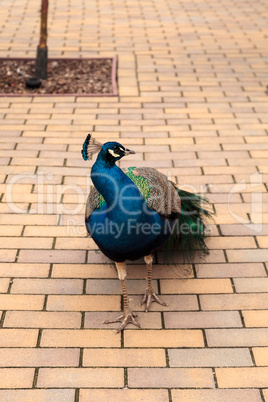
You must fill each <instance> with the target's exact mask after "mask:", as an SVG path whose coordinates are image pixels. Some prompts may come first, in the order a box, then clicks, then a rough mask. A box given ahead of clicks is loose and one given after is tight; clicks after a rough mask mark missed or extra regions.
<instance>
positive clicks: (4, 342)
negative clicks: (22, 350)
mask: <svg viewBox="0 0 268 402" xmlns="http://www.w3.org/2000/svg"><path fill="white" fill-rule="evenodd" d="M37 337H38V330H37V329H35V330H34V329H6V328H1V331H0V347H4V348H8V347H11V348H13V347H34V346H35V345H36V342H37Z"/></svg>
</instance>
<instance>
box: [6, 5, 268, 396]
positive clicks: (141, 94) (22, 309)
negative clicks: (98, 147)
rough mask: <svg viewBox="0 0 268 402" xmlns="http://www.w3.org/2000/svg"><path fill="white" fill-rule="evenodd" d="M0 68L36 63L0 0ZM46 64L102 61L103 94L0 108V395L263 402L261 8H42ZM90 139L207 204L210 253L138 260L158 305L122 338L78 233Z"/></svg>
mask: <svg viewBox="0 0 268 402" xmlns="http://www.w3.org/2000/svg"><path fill="white" fill-rule="evenodd" d="M0 7H1V22H0V57H35V52H36V46H37V41H38V35H39V14H38V9H39V7H40V4H39V2H36V1H34V0H17V1H4V0H2V1H1V0H0ZM48 28H49V35H48V46H49V55H50V57H91V56H92V57H96V56H99V57H113V56H115V55H117V57H118V91H119V95H118V97H113V98H108V97H107V98H105V97H94V98H93V97H92V98H90V97H76V96H69V97H61V96H56V97H46V98H40V97H37V96H36V97H19V98H17V97H0V119H1V128H0V142H1V146H0V197H1V198H0V201H1V203H0V213H1V216H0V237H1V241H0V400H1V401H4V402H6V401H20V402H21V401H25V402H26V401H27V402H28V401H38V402H39V401H41V402H42V401H67V402H78V401H80V402H81V401H82V402H85V401H89V400H98V401H106V400H110V401H117V402H118V401H126V400H127V401H157V402H169V401H174V402H176V401H180V402H184V401H203V400H205V401H207V402H210V401H217V402H222V401H250V402H251V401H252V402H261V401H263V402H264V401H268V380H267V378H268V284H267V282H268V279H267V274H268V266H267V261H268V249H267V248H268V208H267V205H268V203H267V200H268V197H267V190H268V188H267V178H268V163H267V161H268V131H267V129H268V118H267V111H268V103H267V92H266V86H267V78H268V74H267V39H266V36H267V5H266V4H265V2H263V1H261V0H257V1H255V2H247V1H246V0H236V1H230V0H223V1H221V2H215V1H213V0H206V1H204V0H193V1H191V2H188V1H186V0H179V1H178V0H165V1H164V0H157V1H156V0H147V1H140V0H135V1H133V0H118V1H112V0H106V1H97V0H96V1H90V2H84V1H82V0H77V1H76V2H75V3H74V2H69V3H68V4H66V2H64V1H63V0H54V1H53V2H50V6H49V24H48ZM88 132H93V133H94V136H95V138H96V139H98V140H99V141H107V140H113V139H115V140H118V141H120V142H122V144H124V145H127V146H128V147H129V148H132V149H135V151H136V154H135V155H132V156H129V157H128V159H126V160H123V161H122V162H121V166H122V167H126V166H133V165H136V166H150V167H156V168H158V169H159V170H160V171H161V172H163V173H165V174H168V175H169V176H170V177H171V178H172V179H173V180H174V181H176V182H177V183H178V184H180V185H181V186H183V187H184V188H186V189H190V190H194V191H198V192H201V193H204V194H206V195H207V196H208V197H209V199H210V200H211V201H212V202H213V209H214V211H215V212H216V213H217V215H216V218H215V222H213V223H212V224H211V228H210V239H209V241H208V246H209V248H210V250H211V252H210V255H209V256H208V257H207V258H206V259H205V260H203V261H202V260H199V259H198V258H197V259H196V260H195V261H194V264H193V266H191V267H189V268H190V269H189V272H190V275H189V277H188V279H184V278H183V279H182V272H183V270H182V264H181V263H180V262H179V261H178V263H177V264H175V265H173V266H169V267H168V266H166V265H165V264H164V263H163V261H162V259H161V255H159V258H158V264H156V265H155V267H154V277H153V280H154V281H155V285H156V286H157V287H158V289H159V292H160V293H161V294H162V295H163V296H162V298H163V300H165V301H166V302H167V304H168V307H163V306H160V305H153V306H152V309H151V312H149V313H148V314H145V313H144V312H143V311H142V308H141V307H140V306H139V301H140V298H141V293H142V292H143V290H144V287H145V281H144V278H145V274H146V273H145V269H144V266H143V265H142V264H141V263H140V262H139V261H138V262H135V263H132V264H130V266H129V270H128V276H129V280H128V287H129V293H130V299H131V300H130V303H131V306H132V308H133V309H134V310H136V311H137V312H138V314H139V321H140V323H141V325H142V328H143V329H142V330H138V329H136V328H132V327H129V328H127V329H126V330H125V332H124V334H123V335H122V337H121V336H120V335H116V334H115V328H116V327H115V326H114V327H113V326H109V328H108V327H107V326H105V325H104V324H103V321H104V319H107V318H109V317H114V316H115V315H116V314H118V311H120V310H121V296H120V294H121V292H120V284H119V282H118V280H117V279H116V273H115V270H114V269H113V268H112V266H111V264H110V262H109V261H108V260H107V259H106V258H105V257H104V256H103V255H102V254H101V253H100V252H99V251H98V250H97V248H96V246H95V244H94V243H93V241H92V240H91V239H89V238H87V237H86V233H85V229H84V222H83V221H84V217H83V215H84V205H85V199H86V195H87V192H88V189H89V183H90V181H89V171H90V169H89V168H90V166H92V162H89V163H88V164H85V162H84V161H83V160H82V159H81V158H80V148H81V143H82V142H83V140H84V138H85V135H86V134H87V133H88Z"/></svg>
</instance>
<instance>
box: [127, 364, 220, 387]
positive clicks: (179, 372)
mask: <svg viewBox="0 0 268 402" xmlns="http://www.w3.org/2000/svg"><path fill="white" fill-rule="evenodd" d="M128 383H129V387H130V388H134V387H139V388H166V387H168V388H180V387H183V388H184V387H185V388H186V387H187V388H188V387H189V388H196V387H198V388H199V387H207V388H214V381H213V376H212V371H210V369H197V368H130V369H128Z"/></svg>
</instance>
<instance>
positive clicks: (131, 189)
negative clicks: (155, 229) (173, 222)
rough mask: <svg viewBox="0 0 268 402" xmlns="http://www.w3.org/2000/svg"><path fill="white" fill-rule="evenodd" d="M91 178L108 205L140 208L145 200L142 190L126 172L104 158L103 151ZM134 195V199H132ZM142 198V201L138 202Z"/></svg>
mask: <svg viewBox="0 0 268 402" xmlns="http://www.w3.org/2000/svg"><path fill="white" fill-rule="evenodd" d="M91 179H92V181H93V184H94V186H95V187H96V189H97V190H98V192H99V193H100V194H101V195H102V196H103V198H104V199H105V202H106V204H107V207H110V206H112V205H118V204H120V203H121V204H120V206H122V203H123V206H124V208H126V209H127V210H129V211H131V210H133V209H135V210H140V205H141V203H142V202H143V201H144V199H143V197H142V196H141V193H140V191H139V190H138V188H137V187H136V186H135V184H134V183H133V182H132V181H131V180H130V179H129V178H128V177H127V176H126V175H125V173H124V172H123V171H122V170H121V169H120V168H119V167H118V166H116V165H115V163H114V161H113V162H112V163H111V162H110V161H107V160H105V159H104V158H103V156H102V155H101V152H100V153H99V155H98V158H97V160H96V162H95V163H94V165H93V166H92V169H91ZM131 197H132V199H131ZM138 199H140V202H137V201H138Z"/></svg>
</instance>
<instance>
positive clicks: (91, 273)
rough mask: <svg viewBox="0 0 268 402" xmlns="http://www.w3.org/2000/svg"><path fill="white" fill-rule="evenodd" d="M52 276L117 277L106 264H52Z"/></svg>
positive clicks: (114, 271) (113, 270) (112, 269)
mask: <svg viewBox="0 0 268 402" xmlns="http://www.w3.org/2000/svg"><path fill="white" fill-rule="evenodd" d="M0 267H1V265H0ZM128 272H129V269H128ZM52 277H53V278H84V279H88V278H113V279H115V278H117V273H116V270H115V268H114V267H112V266H110V265H107V264H53V268H52Z"/></svg>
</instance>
